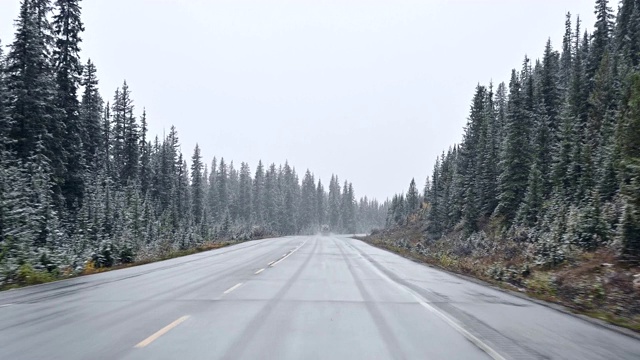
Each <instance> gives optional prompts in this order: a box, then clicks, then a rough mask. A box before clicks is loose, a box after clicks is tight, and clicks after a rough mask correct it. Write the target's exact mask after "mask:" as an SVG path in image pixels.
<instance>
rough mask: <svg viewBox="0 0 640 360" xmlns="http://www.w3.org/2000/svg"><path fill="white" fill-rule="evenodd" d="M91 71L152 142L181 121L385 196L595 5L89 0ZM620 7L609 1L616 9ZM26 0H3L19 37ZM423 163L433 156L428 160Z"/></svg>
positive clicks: (214, 143)
mask: <svg viewBox="0 0 640 360" xmlns="http://www.w3.org/2000/svg"><path fill="white" fill-rule="evenodd" d="M81 5H82V7H83V21H84V24H85V28H86V31H85V32H84V33H83V34H82V37H83V43H82V44H81V47H82V55H83V56H84V58H83V62H84V61H85V60H86V57H90V58H91V59H92V60H93V61H94V63H95V64H96V66H97V68H98V78H99V79H100V89H101V94H102V96H103V98H104V99H105V101H110V100H112V98H113V94H114V92H115V89H116V88H117V87H119V86H121V85H122V82H123V80H124V79H126V80H127V83H128V84H129V86H130V89H131V90H132V93H133V99H134V104H135V106H136V114H137V115H138V116H139V115H140V114H141V113H142V108H143V107H146V110H147V115H148V121H149V123H150V124H149V125H150V126H149V127H150V135H151V137H153V136H154V135H155V134H159V135H161V136H162V134H163V132H165V131H166V132H168V130H169V128H170V126H171V125H172V124H174V125H176V127H177V128H178V132H179V137H180V142H181V144H182V150H183V152H184V153H185V154H191V153H192V151H193V147H194V146H195V144H196V142H197V143H199V144H200V147H201V149H202V155H203V158H204V161H205V162H206V163H210V162H211V159H212V158H213V156H214V155H215V156H217V157H218V158H220V157H224V158H225V160H226V161H230V160H234V162H235V163H236V164H239V163H240V161H246V162H248V163H249V164H250V165H251V167H252V169H255V166H256V165H257V163H258V160H259V159H262V160H263V162H265V163H271V162H275V163H284V161H285V160H288V161H289V163H290V164H292V165H294V166H295V167H296V169H297V170H298V172H299V173H303V172H304V171H305V170H306V169H307V168H309V169H311V170H312V171H314V172H315V175H316V177H320V178H322V181H323V183H324V184H325V185H326V184H328V182H329V178H330V176H331V174H332V173H337V174H339V175H340V176H341V179H340V180H341V181H343V180H345V179H349V180H350V181H352V182H353V183H354V185H355V187H356V189H357V191H358V193H357V194H356V196H358V197H359V196H364V195H367V196H369V197H376V198H378V199H380V200H384V199H385V198H387V197H389V196H391V195H392V194H393V193H395V192H398V191H401V190H402V189H405V188H406V187H407V185H408V183H407V179H410V178H412V177H415V178H416V181H417V183H418V184H419V186H420V187H421V186H422V185H423V184H424V179H425V178H426V176H427V175H428V174H430V173H431V171H432V167H433V161H435V158H436V155H438V154H440V153H441V152H442V151H443V150H445V149H447V148H448V147H449V146H450V145H451V144H453V143H456V142H459V141H460V138H461V134H462V131H461V130H462V127H463V126H464V124H465V122H466V118H467V115H468V110H469V105H470V103H471V97H472V95H473V93H474V88H475V86H476V84H477V83H483V84H488V83H489V82H490V81H491V80H493V81H494V84H496V85H497V83H499V82H501V81H507V80H508V76H509V74H510V72H509V70H508V69H511V68H514V67H516V68H518V69H520V67H521V64H522V61H523V54H529V56H531V57H533V58H534V60H535V59H536V57H537V56H539V55H540V54H542V52H543V50H544V45H545V42H546V39H547V38H548V37H551V40H552V44H553V46H554V48H555V49H559V48H560V44H561V38H562V34H563V32H564V20H565V19H564V14H565V13H566V12H567V11H570V12H571V13H572V14H578V15H580V18H581V19H582V20H583V29H588V30H589V31H591V26H592V24H593V23H594V15H593V2H592V1H578V0H567V1H544V6H541V1H540V0H522V1H507V0H502V1H497V0H493V1H472V0H467V1H428V2H427V1H393V2H392V1H366V2H365V1H356V0H351V1H269V2H268V3H267V2H265V1H205V0H191V1H182V0H91V1H83V2H82V3H81ZM612 5H614V6H615V5H616V4H612ZM18 8H19V1H17V0H0V39H1V40H2V44H3V46H6V45H7V44H9V43H11V42H12V41H13V34H14V27H13V20H14V19H15V18H16V17H17V15H18ZM423 159H428V160H426V161H425V160H423Z"/></svg>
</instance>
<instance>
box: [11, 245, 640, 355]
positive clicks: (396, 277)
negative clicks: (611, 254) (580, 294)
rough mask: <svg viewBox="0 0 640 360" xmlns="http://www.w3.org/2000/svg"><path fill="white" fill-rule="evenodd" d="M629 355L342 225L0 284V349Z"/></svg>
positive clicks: (616, 343)
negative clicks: (340, 230) (355, 235)
mask: <svg viewBox="0 0 640 360" xmlns="http://www.w3.org/2000/svg"><path fill="white" fill-rule="evenodd" d="M491 358H493V359H640V340H638V339H636V338H634V337H632V336H627V335H624V334H621V333H619V332H616V331H612V330H610V329H607V328H605V327H603V326H600V325H597V324H593V323H591V322H588V321H585V320H583V319H581V318H578V317H575V316H572V315H569V314H566V313H563V312H560V311H557V310H554V309H552V308H549V307H547V306H544V305H541V304H538V303H534V302H531V301H528V300H524V299H522V298H520V297H516V296H513V295H510V294H507V293H505V292H502V291H499V290H496V289H493V288H490V287H486V286H483V285H479V284H477V283H475V282H471V281H467V280H464V279H461V278H459V277H457V276H453V275H450V274H448V273H444V272H442V271H438V270H435V269H433V268H430V267H427V266H424V265H420V264H416V263H414V262H412V261H409V260H406V259H404V258H402V257H400V256H397V255H394V254H391V253H389V252H386V251H383V250H380V249H377V248H374V247H371V246H369V245H367V244H365V243H363V242H361V241H358V240H352V239H348V238H346V237H330V236H326V237H323V236H310V237H285V238H278V239H267V240H260V241H251V242H246V243H242V244H239V245H235V246H231V247H227V248H222V249H218V250H214V251H209V252H204V253H199V254H196V255H191V256H187V257H182V258H177V259H172V260H168V261H163V262H158V263H153V264H148V265H144V266H139V267H134V268H129V269H124V270H118V271H112V272H107V273H102V274H97V275H92V276H85V277H79V278H75V279H70V280H65V281H60V282H56V283H50V284H44V285H38V286H33V287H28V288H23V289H18V290H10V291H5V292H2V293H0V359H296V360H297V359H491Z"/></svg>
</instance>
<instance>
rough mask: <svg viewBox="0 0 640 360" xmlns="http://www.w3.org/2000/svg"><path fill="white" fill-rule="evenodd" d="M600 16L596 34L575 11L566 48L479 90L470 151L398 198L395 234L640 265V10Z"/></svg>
mask: <svg viewBox="0 0 640 360" xmlns="http://www.w3.org/2000/svg"><path fill="white" fill-rule="evenodd" d="M595 14H596V16H597V18H596V23H595V26H594V31H593V33H591V34H590V33H588V32H586V31H584V32H583V31H582V30H581V25H582V24H581V22H580V19H579V18H577V19H575V20H574V19H572V17H571V15H570V14H567V16H566V24H565V26H566V31H565V34H564V37H563V39H562V47H561V49H560V50H559V51H558V50H555V49H554V48H553V47H552V44H551V41H550V40H549V41H548V42H547V45H546V48H545V50H544V54H543V55H542V58H541V59H539V60H536V61H532V60H530V59H529V58H528V57H525V58H524V61H523V63H522V68H521V69H520V70H519V71H518V70H516V69H514V70H512V72H511V79H510V81H509V84H508V85H507V84H504V83H501V84H499V85H498V86H497V87H494V86H493V85H492V84H490V85H489V86H481V85H478V86H477V88H476V90H475V95H474V96H473V100H472V101H471V110H470V113H469V118H468V121H467V125H466V126H465V128H464V136H463V140H462V142H461V143H460V144H459V145H455V146H453V147H451V148H449V150H448V151H446V152H443V153H442V155H441V156H439V157H438V158H437V160H436V163H435V166H434V169H433V175H432V176H431V177H430V178H428V179H427V182H426V184H425V187H424V190H423V191H418V190H417V189H416V185H415V182H414V181H412V183H411V185H410V188H409V191H408V193H407V194H406V195H404V194H400V195H396V196H395V197H394V199H393V201H392V202H391V205H390V209H389V213H388V217H387V226H388V227H395V226H403V225H404V224H406V223H407V221H410V220H411V216H414V217H419V218H420V219H421V220H420V221H422V222H423V224H424V230H425V233H426V238H427V239H428V240H429V239H431V240H434V239H441V238H443V237H444V238H446V237H447V236H449V235H451V234H460V233H462V234H465V235H464V236H466V239H468V241H467V245H469V246H470V247H473V246H486V244H484V245H483V244H482V241H483V240H482V239H486V238H487V237H488V236H489V234H490V233H491V234H495V233H496V232H497V233H498V234H499V237H501V238H503V239H509V240H513V241H517V242H523V243H530V244H532V245H533V246H531V247H529V248H530V249H532V256H534V258H535V259H536V261H537V262H538V263H539V264H547V265H554V264H558V263H561V262H563V261H564V260H565V258H566V256H567V254H568V253H569V252H570V251H573V250H574V249H581V250H582V251H592V250H594V249H597V248H601V247H610V248H611V249H614V250H616V251H617V253H618V254H619V255H620V258H621V259H626V260H631V261H638V260H640V1H638V0H623V1H621V4H620V7H619V11H618V12H617V15H614V12H613V10H612V8H611V6H610V4H609V2H608V1H607V0H597V1H596V5H595ZM491 236H493V235H491ZM478 239H480V240H478Z"/></svg>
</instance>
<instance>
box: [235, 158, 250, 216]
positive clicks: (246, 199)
mask: <svg viewBox="0 0 640 360" xmlns="http://www.w3.org/2000/svg"><path fill="white" fill-rule="evenodd" d="M251 188H252V182H251V169H250V168H249V165H248V164H247V163H244V162H243V163H241V164H240V189H239V196H238V203H239V204H238V208H239V211H238V215H239V216H238V217H239V219H240V221H241V222H242V223H244V224H249V223H250V222H251Z"/></svg>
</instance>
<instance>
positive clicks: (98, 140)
mask: <svg viewBox="0 0 640 360" xmlns="http://www.w3.org/2000/svg"><path fill="white" fill-rule="evenodd" d="M96 73H97V70H96V67H95V65H94V64H93V63H92V62H91V59H89V60H88V61H87V64H86V65H85V66H84V71H83V76H82V81H81V85H82V86H83V87H84V92H83V93H82V101H81V103H80V110H79V111H80V114H79V117H80V119H79V121H80V126H79V128H80V129H81V140H82V145H83V152H84V158H85V161H86V163H87V166H88V167H89V169H90V170H91V171H95V170H96V169H97V167H98V165H99V162H100V159H99V158H98V152H99V151H100V149H101V148H103V147H104V146H105V144H104V142H103V138H102V137H101V136H100V133H101V127H102V124H101V120H102V116H103V115H102V114H103V100H102V97H101V96H100V93H99V91H98V77H97V74H96Z"/></svg>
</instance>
